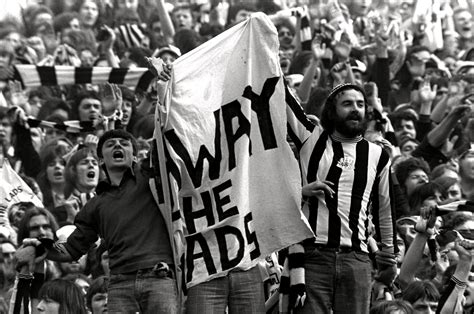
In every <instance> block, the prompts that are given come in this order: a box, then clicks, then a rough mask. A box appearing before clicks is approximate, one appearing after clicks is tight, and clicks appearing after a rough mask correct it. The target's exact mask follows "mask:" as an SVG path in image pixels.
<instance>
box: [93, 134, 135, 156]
mask: <svg viewBox="0 0 474 314" xmlns="http://www.w3.org/2000/svg"><path fill="white" fill-rule="evenodd" d="M111 138H123V139H126V140H129V141H130V142H132V146H133V156H136V155H137V151H138V149H137V140H136V139H135V137H133V135H132V134H130V133H128V132H127V131H125V130H120V129H117V130H110V131H107V132H105V133H104V135H102V136H101V137H100V139H99V143H98V144H97V156H98V157H99V158H103V157H104V156H103V155H102V146H104V143H105V141H107V140H108V139H111Z"/></svg>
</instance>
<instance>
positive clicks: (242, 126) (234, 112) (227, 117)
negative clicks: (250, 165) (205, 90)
mask: <svg viewBox="0 0 474 314" xmlns="http://www.w3.org/2000/svg"><path fill="white" fill-rule="evenodd" d="M235 117H237V119H238V121H239V123H238V124H239V127H238V128H237V130H236V131H235V133H234V130H233V127H232V120H233V119H234V118H235ZM222 118H223V120H224V128H225V135H226V139H227V147H228V149H229V171H230V170H232V169H234V168H235V165H236V162H235V142H237V140H238V139H239V138H240V137H242V136H243V135H244V134H246V135H247V136H248V138H249V141H250V122H249V120H247V118H246V117H245V115H244V114H243V113H242V111H241V110H240V103H239V102H238V101H237V100H234V101H232V102H230V103H228V104H226V105H224V106H222ZM249 155H252V142H250V143H249Z"/></svg>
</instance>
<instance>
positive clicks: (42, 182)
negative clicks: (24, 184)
mask: <svg viewBox="0 0 474 314" xmlns="http://www.w3.org/2000/svg"><path fill="white" fill-rule="evenodd" d="M58 139H59V138H58ZM55 142H56V141H55ZM56 144H57V142H56V143H47V144H46V145H45V146H43V147H42V148H41V151H40V159H41V170H40V172H39V173H38V176H37V178H36V181H37V182H38V185H39V186H40V188H41V192H42V193H43V204H44V206H45V207H49V206H52V205H54V201H53V192H52V188H51V183H50V182H49V180H48V175H47V173H46V172H47V171H46V170H47V168H48V164H49V163H50V162H53V161H54V160H56V158H62V157H63V156H64V155H65V154H66V153H67V150H66V148H64V147H63V146H61V145H56Z"/></svg>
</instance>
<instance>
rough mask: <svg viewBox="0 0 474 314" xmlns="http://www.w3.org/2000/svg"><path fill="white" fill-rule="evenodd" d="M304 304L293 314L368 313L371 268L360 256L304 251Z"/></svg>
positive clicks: (328, 251)
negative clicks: (305, 294)
mask: <svg viewBox="0 0 474 314" xmlns="http://www.w3.org/2000/svg"><path fill="white" fill-rule="evenodd" d="M304 268H305V282H306V293H307V297H306V301H305V305H304V307H303V308H300V309H297V310H296V311H295V313H298V314H299V313H334V314H346V313H353V314H357V313H360V314H365V313H369V307H370V291H371V290H370V289H371V279H372V278H371V272H372V264H371V261H370V259H369V257H368V255H367V254H366V253H363V252H354V251H350V252H347V251H346V252H344V253H343V252H336V251H334V250H332V251H331V250H326V249H317V248H314V247H312V246H311V247H305V267H304Z"/></svg>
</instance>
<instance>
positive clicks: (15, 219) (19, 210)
mask: <svg viewBox="0 0 474 314" xmlns="http://www.w3.org/2000/svg"><path fill="white" fill-rule="evenodd" d="M10 214H11V217H12V221H10V222H11V224H12V225H14V226H15V227H18V226H19V225H20V221H21V219H22V218H23V216H25V208H24V207H23V206H18V205H15V206H12V207H10Z"/></svg>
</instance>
